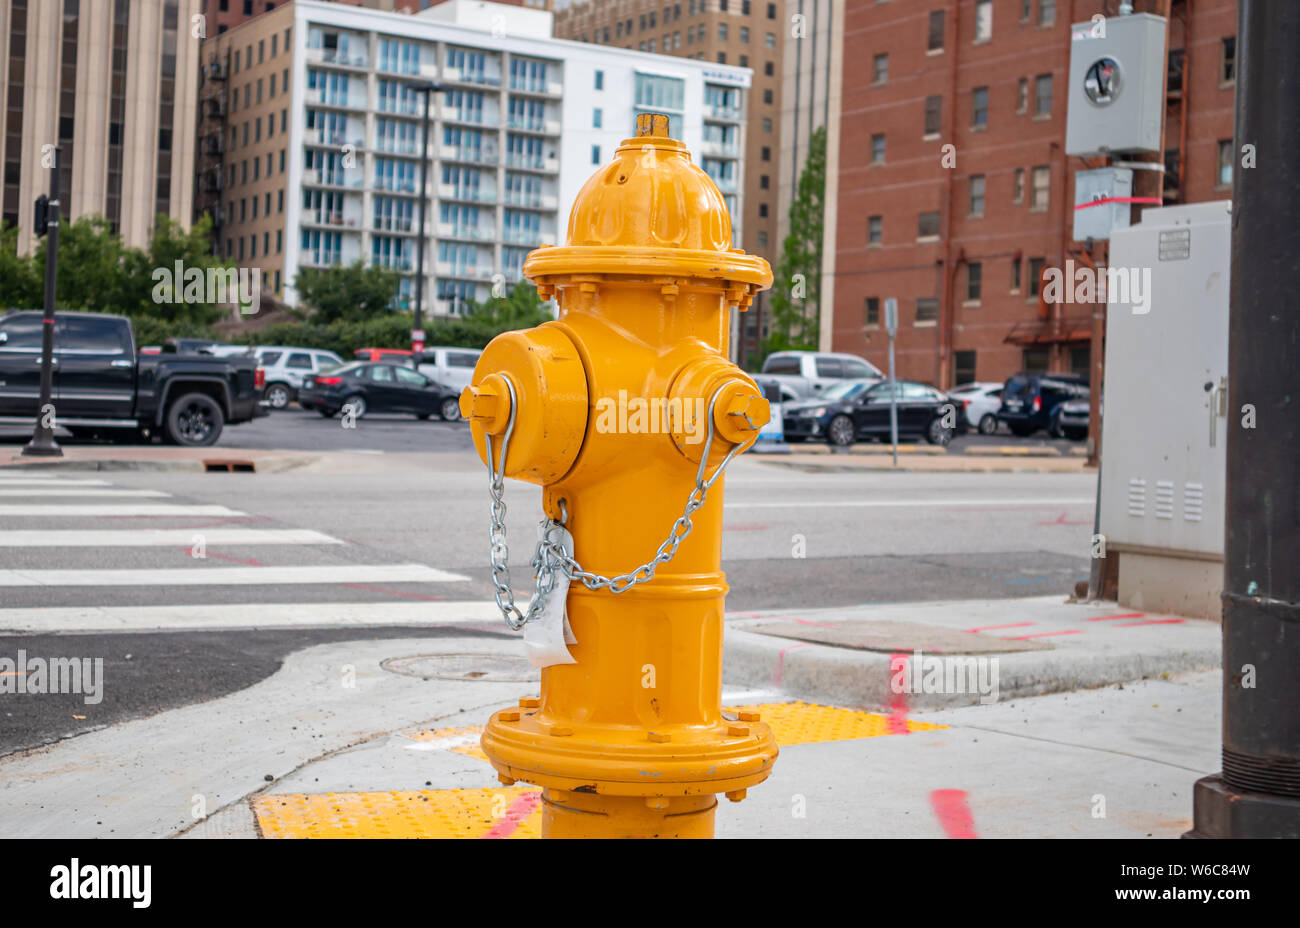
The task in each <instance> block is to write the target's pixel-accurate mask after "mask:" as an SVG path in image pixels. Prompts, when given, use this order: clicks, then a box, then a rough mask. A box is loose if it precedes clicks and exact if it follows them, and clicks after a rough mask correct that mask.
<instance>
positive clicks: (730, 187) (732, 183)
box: [709, 174, 740, 193]
mask: <svg viewBox="0 0 1300 928" xmlns="http://www.w3.org/2000/svg"><path fill="white" fill-rule="evenodd" d="M709 180H711V181H713V182H714V183H715V184H717V185H718V189H719V190H721V191H722V192H723V193H737V192H738V191H739V190H740V185H739V184H737V183H736V178H734V177H714V176H713V175H712V174H710V175H709Z"/></svg>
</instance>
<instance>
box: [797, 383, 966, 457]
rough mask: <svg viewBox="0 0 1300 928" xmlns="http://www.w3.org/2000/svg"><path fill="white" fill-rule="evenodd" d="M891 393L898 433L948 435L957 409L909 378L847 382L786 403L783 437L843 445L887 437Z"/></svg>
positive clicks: (933, 439)
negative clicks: (894, 400) (815, 397)
mask: <svg viewBox="0 0 1300 928" xmlns="http://www.w3.org/2000/svg"><path fill="white" fill-rule="evenodd" d="M891 394H896V395H897V397H898V436H899V438H924V439H925V440H926V441H928V442H930V444H932V445H946V444H948V442H950V441H951V440H952V436H953V432H954V431H955V428H956V421H957V419H958V418H959V417H960V415H961V411H960V410H958V409H956V408H955V406H954V405H953V403H952V401H951V400H950V399H948V397H947V396H945V395H944V394H943V393H942V392H941V391H939V390H937V389H935V388H934V387H931V386H929V385H928V384H923V383H915V382H914V381H910V380H899V381H896V382H894V383H890V382H889V381H887V380H886V381H878V382H875V383H873V382H871V381H845V382H843V383H838V384H836V385H835V386H833V387H831V388H830V389H828V390H827V391H826V392H825V393H823V394H822V395H821V396H820V397H818V398H817V399H814V400H801V401H799V402H795V403H786V404H784V406H783V407H782V412H783V413H784V417H783V424H784V426H785V440H786V441H790V442H801V441H806V440H807V439H810V438H811V439H814V440H818V441H825V442H828V443H829V444H832V445H839V446H841V447H843V446H846V445H851V444H853V442H855V441H857V440H858V439H871V438H878V439H881V440H882V441H888V440H889V406H890V402H889V400H890V396H891Z"/></svg>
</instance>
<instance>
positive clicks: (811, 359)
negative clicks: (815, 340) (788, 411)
mask: <svg viewBox="0 0 1300 928" xmlns="http://www.w3.org/2000/svg"><path fill="white" fill-rule="evenodd" d="M762 373H763V376H765V377H768V378H769V379H772V380H775V381H777V382H778V383H780V384H781V385H782V386H783V387H788V388H789V389H790V391H791V392H792V393H793V394H794V397H795V398H796V399H811V398H813V397H816V396H819V395H820V394H821V392H822V391H823V390H825V389H826V388H827V387H830V386H833V385H834V384H837V383H840V382H841V381H844V380H874V381H880V380H883V379H884V375H883V374H881V373H880V369H879V368H878V367H876V366H875V365H874V364H872V363H871V362H870V361H867V360H866V359H864V358H859V357H858V356H857V355H854V354H836V353H834V352H828V351H777V352H774V353H773V354H770V355H768V356H767V360H766V361H764V362H763V371H762Z"/></svg>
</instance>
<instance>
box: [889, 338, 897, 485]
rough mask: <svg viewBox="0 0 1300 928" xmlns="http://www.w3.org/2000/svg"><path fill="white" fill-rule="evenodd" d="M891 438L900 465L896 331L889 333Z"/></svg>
mask: <svg viewBox="0 0 1300 928" xmlns="http://www.w3.org/2000/svg"><path fill="white" fill-rule="evenodd" d="M889 440H890V441H892V442H893V443H894V466H895V467H897V466H898V380H897V379H896V378H895V377H894V333H893V332H890V333H889Z"/></svg>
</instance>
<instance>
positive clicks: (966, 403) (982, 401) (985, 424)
mask: <svg viewBox="0 0 1300 928" xmlns="http://www.w3.org/2000/svg"><path fill="white" fill-rule="evenodd" d="M948 398H949V399H950V400H952V401H953V402H954V403H956V404H957V406H958V408H960V409H961V410H962V417H961V418H962V419H963V420H964V424H965V425H966V426H967V427H969V428H972V429H979V433H980V434H981V435H992V434H993V433H994V432H996V431H997V430H998V409H999V408H1000V407H1001V406H1002V384H1000V383H964V384H962V385H961V386H958V387H953V388H952V389H951V390H949V391H948Z"/></svg>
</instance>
